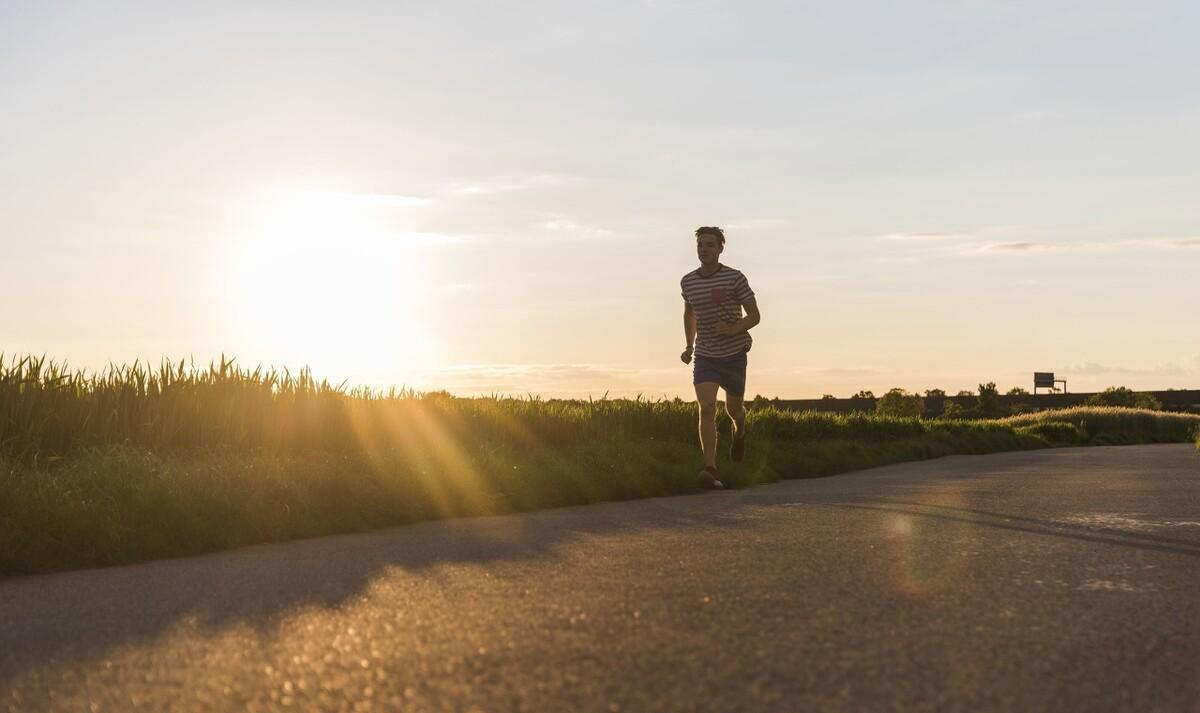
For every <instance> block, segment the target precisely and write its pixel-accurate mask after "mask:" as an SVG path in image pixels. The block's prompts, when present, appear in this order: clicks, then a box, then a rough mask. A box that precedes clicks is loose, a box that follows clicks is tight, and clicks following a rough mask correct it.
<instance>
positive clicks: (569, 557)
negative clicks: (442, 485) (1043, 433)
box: [0, 445, 1200, 712]
mask: <svg viewBox="0 0 1200 713" xmlns="http://www.w3.org/2000/svg"><path fill="white" fill-rule="evenodd" d="M214 526H215V527H219V526H220V524H219V523H214ZM288 709H291V710H305V711H308V710H337V711H368V710H369V711H389V710H397V711H410V710H411V711H761V710H772V711H802V710H812V711H888V710H896V711H955V710H961V711H1022V712H1024V711H1056V712H1058V711H1110V710H1111V711H1125V710H1127V711H1200V456H1197V454H1196V452H1195V448H1194V447H1193V446H1190V445H1163V446H1131V447H1121V448H1090V449H1082V448H1072V449H1058V450H1046V451H1036V452H1024V453H1005V454H998V455H989V456H955V457H950V458H944V459H940V460H936V461H929V462H923V463H908V464H902V465H895V466H889V467H885V468H877V469H873V470H868V471H862V472H859V473H852V474H845V475H840V476H835V477H832V478H824V479H818V480H806V481H790V482H786V483H780V484H776V485H770V486H764V487H759V488H753V489H748V490H744V491H736V492H725V493H710V494H703V495H695V496H687V497H675V498H657V499H652V500H641V501H634V502H624V503H603V504H599V505H591V506H585V507H577V508H566V509H559V510H551V511H545V512H540V513H532V514H525V515H518V516H506V517H492V518H480V519H469V520H454V521H443V522H430V523H422V524H418V525H413V526H407V527H400V528H395V529H390V530H386V531H380V532H374V533H367V534H356V535H345V536H338V537H329V538H323V539H318V540H309V541H302V542H293V543H286V544H281V545H269V546H260V547H251V548H246V549H242V550H237V551H233V552H225V553H219V554H214V555H209V556H204V557H192V558H184V559H176V560H167V561H160V562H153V563H147V564H141V565H135V566H127V567H117V568H109V569H103V570H91V571H80V572H71V573H64V574H57V575H51V576H42V577H27V578H21V579H15V580H9V581H6V582H0V710H12V711H22V712H24V711H43V710H55V711H138V710H197V711H201V710H203V711H210V710H212V711H265V710H288Z"/></svg>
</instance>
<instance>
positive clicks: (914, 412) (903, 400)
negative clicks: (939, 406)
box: [875, 387, 925, 418]
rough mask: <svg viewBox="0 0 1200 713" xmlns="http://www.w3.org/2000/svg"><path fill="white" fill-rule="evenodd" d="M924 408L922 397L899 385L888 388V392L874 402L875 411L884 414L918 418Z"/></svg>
mask: <svg viewBox="0 0 1200 713" xmlns="http://www.w3.org/2000/svg"><path fill="white" fill-rule="evenodd" d="M924 410H925V400H924V399H922V398H921V397H920V396H918V395H917V394H910V393H908V392H907V391H905V390H904V389H901V388H900V387H895V388H892V389H888V392H887V393H886V394H884V395H883V396H881V397H879V400H878V401H876V402H875V412H876V413H879V414H882V415H884V416H901V417H905V418H919V417H920V416H921V412H922V411H924Z"/></svg>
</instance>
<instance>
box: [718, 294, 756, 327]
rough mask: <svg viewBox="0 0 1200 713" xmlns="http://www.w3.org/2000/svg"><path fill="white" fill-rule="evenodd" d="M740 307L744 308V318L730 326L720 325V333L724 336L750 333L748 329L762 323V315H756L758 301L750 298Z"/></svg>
mask: <svg viewBox="0 0 1200 713" xmlns="http://www.w3.org/2000/svg"><path fill="white" fill-rule="evenodd" d="M742 307H744V308H746V316H745V317H742V318H741V319H739V320H738V321H736V322H734V323H732V324H724V325H721V327H720V331H721V333H722V334H724V335H725V336H727V337H728V336H733V335H734V334H740V333H742V332H748V331H750V328H751V327H753V326H754V325H756V324H758V323H759V322H760V321H762V315H760V314H759V313H758V301H757V300H756V299H755V298H753V297H751V298H750V299H748V300H746V301H745V302H743V303H742Z"/></svg>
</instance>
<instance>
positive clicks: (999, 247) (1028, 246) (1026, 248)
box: [983, 242, 1049, 253]
mask: <svg viewBox="0 0 1200 713" xmlns="http://www.w3.org/2000/svg"><path fill="white" fill-rule="evenodd" d="M983 249H984V250H985V251H989V252H1014V253H1015V252H1031V251H1034V250H1047V249H1049V246H1048V245H1046V244H1044V243H1029V242H1022V243H996V244H993V245H988V246H986V247H984V248H983Z"/></svg>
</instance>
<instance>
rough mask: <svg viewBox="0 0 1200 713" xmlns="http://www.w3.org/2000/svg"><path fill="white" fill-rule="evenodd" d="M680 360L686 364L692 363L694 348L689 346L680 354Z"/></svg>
mask: <svg viewBox="0 0 1200 713" xmlns="http://www.w3.org/2000/svg"><path fill="white" fill-rule="evenodd" d="M679 361H681V362H683V363H684V364H691V363H692V348H691V347H688V348H687V349H684V350H683V353H682V354H680V355H679Z"/></svg>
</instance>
